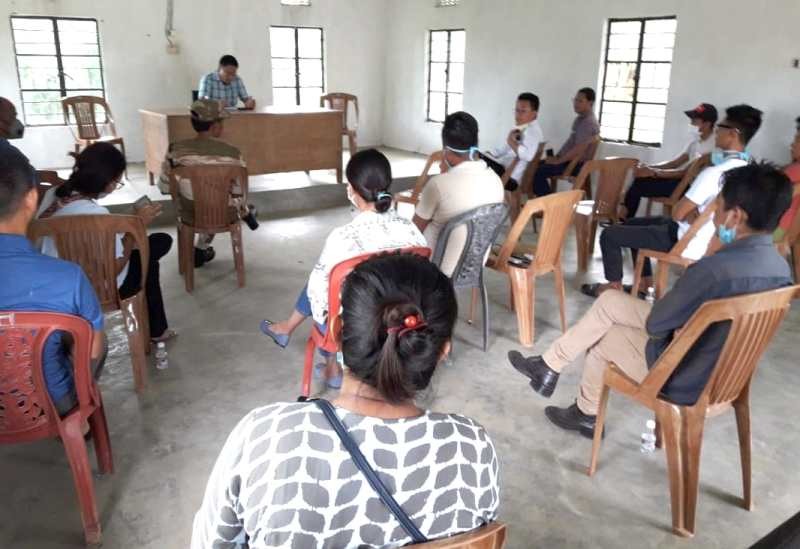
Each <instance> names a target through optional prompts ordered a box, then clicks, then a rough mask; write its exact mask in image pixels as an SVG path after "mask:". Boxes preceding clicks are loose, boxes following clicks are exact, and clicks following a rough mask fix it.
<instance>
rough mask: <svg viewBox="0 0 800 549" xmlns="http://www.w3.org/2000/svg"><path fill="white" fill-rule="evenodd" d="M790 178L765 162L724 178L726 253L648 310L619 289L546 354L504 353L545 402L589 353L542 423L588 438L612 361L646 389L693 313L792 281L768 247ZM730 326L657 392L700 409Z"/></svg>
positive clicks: (721, 227) (705, 339)
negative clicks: (567, 394)
mask: <svg viewBox="0 0 800 549" xmlns="http://www.w3.org/2000/svg"><path fill="white" fill-rule="evenodd" d="M791 199H792V185H791V183H790V182H789V178H787V177H786V175H785V174H784V173H783V172H781V171H779V170H778V169H777V168H775V167H773V166H771V165H769V164H750V165H747V166H743V167H740V168H734V169H732V170H730V171H728V172H727V173H726V174H725V178H724V186H723V188H722V192H721V193H720V195H719V196H718V197H717V198H716V200H717V208H716V210H715V212H714V225H715V226H716V233H717V236H716V238H717V239H718V240H719V243H720V245H721V248H720V249H719V250H718V251H717V252H716V253H715V254H713V255H710V256H707V257H704V258H703V259H701V260H700V261H698V262H697V263H694V264H692V265H691V266H690V267H689V268H688V269H686V272H685V274H684V275H683V276H682V277H681V278H680V279H678V281H677V283H676V284H675V287H674V288H673V289H672V290H671V291H670V292H668V293H667V294H666V295H665V296H664V297H663V298H662V299H660V300H659V301H656V303H655V305H653V306H652V308H651V305H650V304H648V303H647V302H645V301H642V300H641V299H638V298H636V297H634V296H632V295H630V294H627V293H623V292H621V291H619V290H609V291H607V292H603V293H602V294H600V297H599V298H598V299H597V301H595V302H594V304H593V305H592V308H591V309H589V311H588V312H587V313H586V314H585V315H584V316H583V318H582V319H581V320H579V321H578V323H577V324H575V325H574V326H573V327H572V328H570V329H569V330H567V332H566V333H565V334H564V335H562V336H561V337H559V338H558V339H556V340H555V342H554V343H553V344H552V345H550V347H549V348H548V349H547V351H546V352H545V353H544V354H543V355H540V356H531V357H528V358H525V357H523V356H522V355H521V354H520V353H519V352H517V351H511V352H509V353H508V358H509V360H510V361H511V364H512V365H513V366H514V368H516V369H517V370H518V371H519V372H521V373H522V374H524V375H525V376H527V377H528V378H530V386H531V387H532V388H533V390H534V391H536V392H537V393H539V394H541V395H543V396H545V397H549V396H550V395H552V394H553V390H554V389H555V387H556V383H557V382H558V377H559V374H560V373H561V371H562V369H563V368H565V367H566V366H567V365H569V364H571V363H572V362H574V361H575V360H577V359H578V358H579V357H580V356H582V355H583V354H584V353H586V362H585V364H584V368H583V377H582V379H581V385H580V392H579V394H578V398H577V400H576V402H575V403H574V404H572V405H571V406H568V407H566V408H558V407H556V406H548V407H547V408H545V415H546V416H547V419H549V420H550V421H551V422H552V423H554V424H555V425H557V426H558V427H561V428H562V429H567V430H573V431H578V432H579V433H580V434H581V435H583V436H585V437H587V438H592V436H593V435H594V426H595V419H596V416H597V410H598V406H599V402H600V394H601V392H602V389H603V375H604V372H605V369H606V365H607V364H608V363H609V362H613V363H614V364H616V365H617V366H618V367H619V368H620V369H621V370H622V371H623V372H624V373H625V374H626V375H627V376H629V377H630V378H631V379H633V380H634V381H637V382H640V381H642V380H643V379H644V378H645V376H647V373H648V369H649V368H650V367H652V366H653V364H655V362H656V361H657V360H658V358H659V356H660V355H661V354H662V353H663V352H664V351H665V350H666V348H667V347H668V346H669V344H670V343H671V342H672V340H673V338H674V337H675V335H676V334H677V333H678V332H679V331H680V330H681V328H682V327H683V326H684V324H686V322H687V321H688V320H689V318H691V316H692V315H693V314H694V312H695V311H697V309H699V308H700V306H701V305H702V304H703V303H705V302H706V301H710V300H712V299H721V298H726V297H733V296H735V295H742V294H747V293H755V292H762V291H766V290H771V289H775V288H779V287H781V286H788V285H789V284H791V283H792V277H791V273H790V270H789V265H788V263H787V262H786V260H785V259H784V258H782V257H781V256H780V254H779V253H778V252H777V250H776V249H775V246H774V245H773V244H772V231H774V230H775V227H776V226H777V224H778V220H779V219H780V217H781V216H782V215H783V213H784V212H785V211H786V209H787V208H788V207H789V203H790V201H791ZM729 328H730V323H719V324H715V325H714V326H712V327H711V328H709V329H708V330H706V332H705V333H704V334H703V335H701V336H700V339H698V341H697V342H696V343H695V345H694V347H692V350H691V352H690V353H688V354H687V355H686V356H685V357H684V359H683V362H682V363H681V364H680V365H679V366H678V369H677V370H675V372H674V373H673V374H672V376H671V377H670V379H669V381H667V383H666V384H665V385H664V387H663V388H662V390H661V392H662V393H663V394H664V395H665V396H666V397H667V398H668V399H669V400H671V401H672V402H675V403H676V404H681V405H691V404H694V403H695V402H696V401H697V399H698V397H699V396H700V394H701V393H702V392H703V389H704V387H705V385H706V382H707V381H708V379H709V376H710V375H711V372H712V371H713V369H714V365H715V364H716V362H717V359H718V358H719V354H720V353H721V352H722V347H723V345H724V344H725V339H726V338H727V336H728V330H729Z"/></svg>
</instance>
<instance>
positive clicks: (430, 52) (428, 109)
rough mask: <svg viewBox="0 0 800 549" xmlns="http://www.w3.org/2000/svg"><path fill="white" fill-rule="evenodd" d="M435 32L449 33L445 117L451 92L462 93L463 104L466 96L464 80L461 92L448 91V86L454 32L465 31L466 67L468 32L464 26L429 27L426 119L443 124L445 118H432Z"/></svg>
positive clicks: (445, 70) (446, 62)
mask: <svg viewBox="0 0 800 549" xmlns="http://www.w3.org/2000/svg"><path fill="white" fill-rule="evenodd" d="M435 32H446V33H447V60H446V61H445V69H444V73H445V76H446V80H445V84H444V87H445V89H444V116H445V118H447V114H448V112H447V108H448V101H449V99H450V98H449V97H448V96H449V95H450V94H451V93H454V94H455V93H458V94H459V95H461V98H462V104H463V98H464V83H463V82H462V83H461V92H460V93H459V92H450V91H448V88H449V87H450V63H451V61H450V44H451V37H452V33H454V32H463V33H464V62H463V63H462V64H463V65H464V66H465V67H466V64H467V62H466V53H467V52H466V34H467V30H466V29H464V28H459V29H429V30H428V89H427V91H426V94H425V99H426V103H425V104H426V107H425V121H426V122H431V123H434V124H443V123H444V120H434V119H432V118H431V65H432V64H433V33H435ZM437 63H440V61H437ZM436 93H441V92H436Z"/></svg>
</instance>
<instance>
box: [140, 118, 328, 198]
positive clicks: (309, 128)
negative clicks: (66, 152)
mask: <svg viewBox="0 0 800 549" xmlns="http://www.w3.org/2000/svg"><path fill="white" fill-rule="evenodd" d="M139 113H141V115H142V127H143V129H144V148H145V165H146V168H147V172H148V174H149V176H150V184H151V185H152V184H153V183H154V181H155V178H156V177H158V176H159V175H160V174H161V165H162V163H163V162H164V156H165V155H166V153H167V147H168V146H169V144H170V143H173V142H175V141H180V140H181V139H189V138H191V137H194V136H195V135H196V133H195V131H194V129H192V124H191V121H190V119H189V108H188V107H184V108H174V109H140V110H139ZM230 114H231V116H230V117H229V118H226V119H225V129H224V130H223V132H222V139H223V140H224V141H226V142H228V143H230V144H231V145H234V146H236V147H238V148H239V150H240V151H242V155H243V156H244V160H245V162H247V172H248V173H249V174H250V175H258V174H264V173H278V172H294V171H309V170H324V169H335V170H336V180H337V181H339V182H340V183H341V181H342V113H341V111H335V110H331V109H325V108H320V107H309V108H307V107H289V108H285V107H261V108H259V109H256V110H252V111H232V112H231V113H230Z"/></svg>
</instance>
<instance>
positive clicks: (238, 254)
mask: <svg viewBox="0 0 800 549" xmlns="http://www.w3.org/2000/svg"><path fill="white" fill-rule="evenodd" d="M231 245H232V246H233V263H234V264H235V265H236V276H237V278H238V281H239V287H240V288H244V284H245V272H244V246H242V225H241V223H236V224H235V225H233V226H232V227H231Z"/></svg>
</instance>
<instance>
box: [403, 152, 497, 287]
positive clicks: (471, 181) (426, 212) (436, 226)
mask: <svg viewBox="0 0 800 549" xmlns="http://www.w3.org/2000/svg"><path fill="white" fill-rule="evenodd" d="M504 199H505V196H504V194H503V183H502V182H501V181H500V177H498V175H497V174H496V173H494V172H493V171H492V170H491V169H489V167H488V166H487V165H486V162H484V161H483V160H474V161H467V162H462V163H461V164H459V165H457V166H455V167H453V168H450V169H449V170H448V171H447V172H445V173H443V174H439V175H436V176H434V177H432V178H431V180H430V181H428V183H427V184H426V185H425V187H424V188H423V189H422V192H421V193H420V195H419V202H418V203H417V207H416V211H415V213H416V215H418V216H419V217H421V218H422V219H426V220H429V221H430V223H429V224H428V226H427V227H426V228H425V233H424V234H425V239H426V240H427V241H428V246H430V248H431V250H434V251H435V250H436V241H437V240H438V238H439V233H440V232H441V230H442V227H444V226H445V224H446V223H447V222H448V221H450V219H452V218H454V217H456V216H457V215H461V214H462V213H464V212H468V211H469V210H472V209H473V208H477V207H478V206H483V205H485V204H495V203H497V202H503V200H504ZM466 239H467V228H466V227H458V228H457V229H456V230H454V231H453V232H452V233H451V234H450V240H449V242H448V243H447V250H446V251H445V254H444V257H443V258H442V264H441V267H440V268H441V269H442V272H443V273H444V274H446V275H447V276H450V275H452V274H453V270H454V269H455V268H456V265H457V264H458V258H459V257H460V256H461V251H462V250H463V248H464V243H465V242H466Z"/></svg>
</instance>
